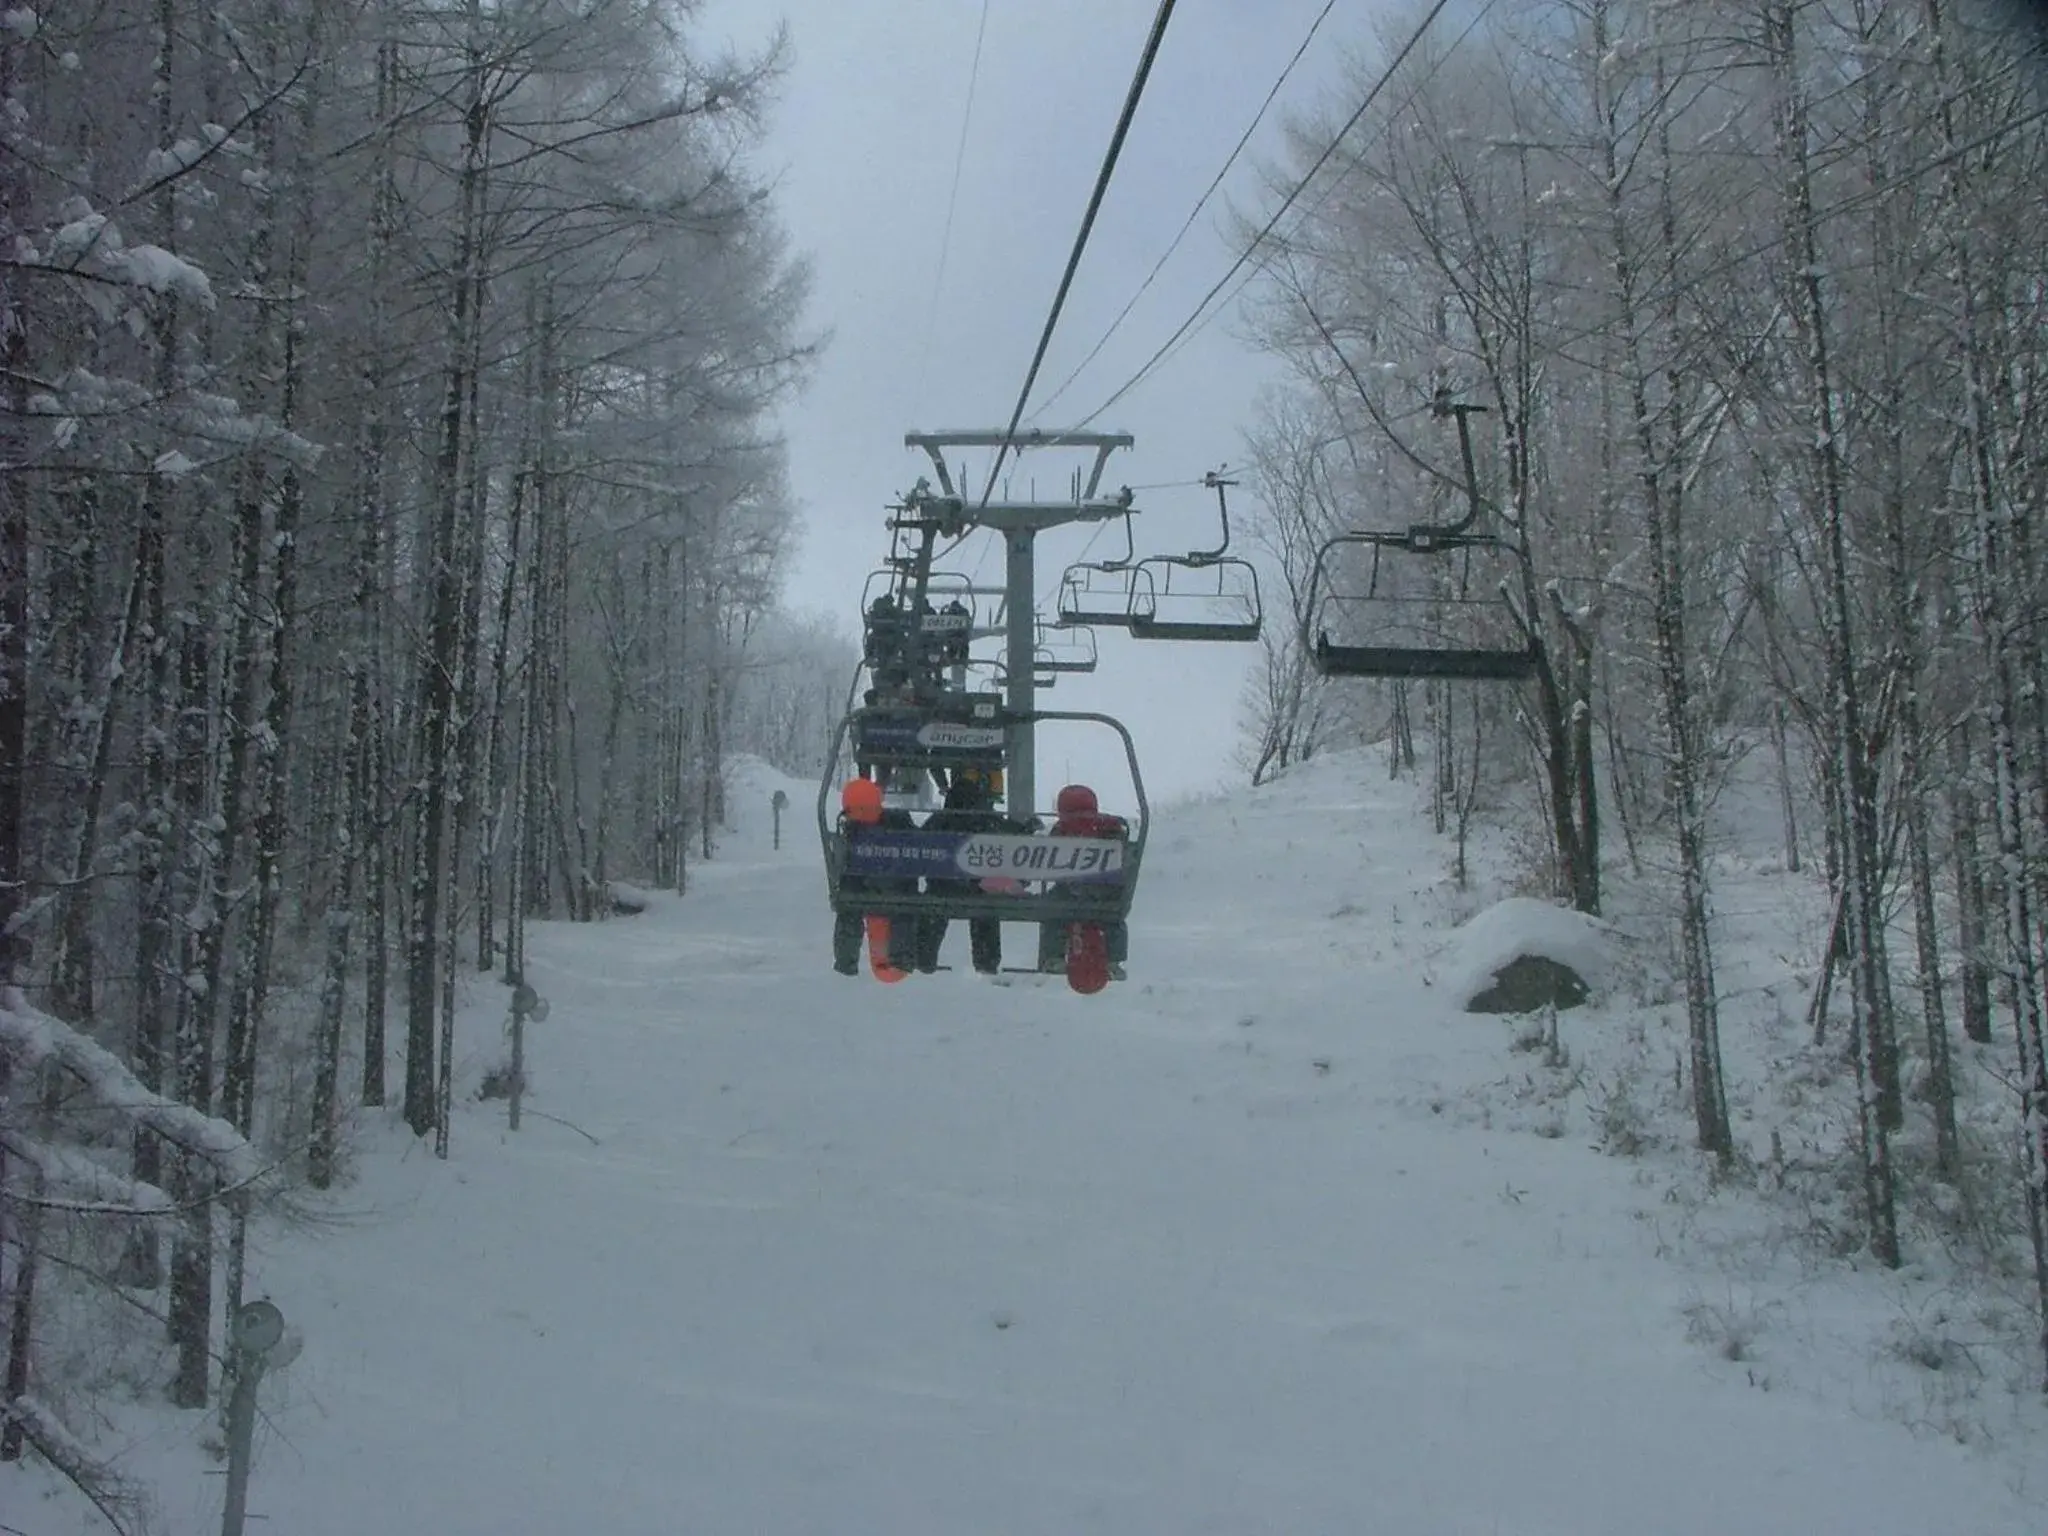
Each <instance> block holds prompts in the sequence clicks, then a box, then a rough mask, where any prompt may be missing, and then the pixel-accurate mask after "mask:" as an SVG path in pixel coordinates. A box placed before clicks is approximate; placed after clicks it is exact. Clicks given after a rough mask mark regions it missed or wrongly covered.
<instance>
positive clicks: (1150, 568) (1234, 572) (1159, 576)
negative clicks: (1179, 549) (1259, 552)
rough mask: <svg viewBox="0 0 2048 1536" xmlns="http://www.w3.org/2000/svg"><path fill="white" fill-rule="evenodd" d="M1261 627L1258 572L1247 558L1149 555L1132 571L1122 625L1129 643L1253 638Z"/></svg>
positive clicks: (1261, 610) (1212, 555) (1203, 555)
mask: <svg viewBox="0 0 2048 1536" xmlns="http://www.w3.org/2000/svg"><path fill="white" fill-rule="evenodd" d="M1264 624H1265V612H1264V609H1263V607H1262V605H1261V603H1260V600H1259V573H1258V571H1257V570H1256V569H1255V568H1254V567H1253V566H1252V563H1251V562H1250V561H1249V560H1241V559H1239V558H1238V557H1237V556H1235V555H1216V554H1213V553H1207V552H1203V553H1198V554H1190V555H1153V556H1149V557H1148V558H1146V559H1144V560H1141V561H1139V562H1138V564H1137V566H1136V567H1135V568H1134V579H1133V581H1132V583H1131V607H1130V618H1129V620H1128V622H1127V624H1126V625H1125V627H1126V628H1127V629H1128V630H1129V631H1130V634H1131V638H1132V639H1133V640H1230V641H1246V640H1256V639H1258V638H1259V634H1260V632H1261V630H1262V629H1263V628H1264Z"/></svg>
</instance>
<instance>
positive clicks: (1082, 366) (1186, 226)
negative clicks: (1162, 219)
mask: <svg viewBox="0 0 2048 1536" xmlns="http://www.w3.org/2000/svg"><path fill="white" fill-rule="evenodd" d="M1336 5H1337V0H1326V3H1325V4H1324V6H1323V8H1322V10H1320V11H1319V12H1317V13H1316V19H1315V20H1314V21H1312V22H1310V23H1309V28H1308V32H1307V34H1306V35H1305V36H1304V37H1303V38H1302V40H1301V43H1300V46H1298V47H1297V48H1296V49H1295V50H1294V57H1293V58H1291V59H1289V60H1288V61H1287V67H1286V68H1285V69H1283V70H1281V71H1280V77H1279V79H1277V80H1275V81H1274V82H1273V88H1272V89H1271V90H1269V91H1267V92H1266V99H1265V100H1264V101H1262V102H1261V103H1259V110H1258V111H1257V112H1256V113H1254V114H1253V116H1252V120H1251V122H1250V123H1249V124H1247V125H1246V127H1245V130H1244V132H1243V133H1242V134H1240V135H1239V136H1238V140H1237V145H1236V147H1235V148H1233V149H1232V150H1231V151H1230V157H1229V158H1228V159H1226V160H1225V161H1224V162H1223V167H1222V169H1221V170H1219V171H1217V173H1216V175H1215V177H1214V178H1213V179H1212V180H1211V181H1210V183H1209V186H1208V189H1207V190H1206V191H1204V192H1203V193H1202V195H1201V196H1200V197H1199V198H1197V199H1196V200H1195V206H1194V207H1193V208H1190V209H1189V210H1188V216H1187V219H1186V221H1185V222H1184V223H1183V224H1182V225H1181V227H1180V231H1179V233H1177V234H1176V235H1175V236H1174V237H1173V240H1172V242H1171V243H1170V244H1169V245H1168V246H1167V247H1166V249H1165V251H1163V252H1162V253H1161V254H1160V257H1159V260H1158V261H1156V262H1154V263H1153V264H1152V270H1151V271H1150V272H1147V273H1146V274H1145V280H1144V281H1143V282H1142V283H1140V284H1138V291H1137V292H1136V293H1134V294H1132V295H1131V297H1130V299H1129V301H1128V302H1126V303H1125V305H1124V307H1123V308H1122V309H1120V310H1118V311H1117V316H1116V318H1115V319H1114V320H1112V321H1110V322H1109V329H1108V330H1106V331H1104V332H1103V333H1102V335H1101V336H1099V337H1098V338H1096V342H1095V345H1094V346H1092V347H1090V348H1089V349H1088V355H1087V356H1086V357H1084V358H1082V359H1081V361H1080V362H1079V363H1078V364H1077V365H1076V366H1075V368H1074V371H1073V372H1072V373H1070V374H1068V375H1067V376H1066V378H1065V379H1063V380H1061V381H1060V385H1059V387H1058V388H1057V389H1055V390H1054V391H1053V392H1052V393H1051V394H1049V395H1047V396H1046V397H1045V399H1043V400H1042V401H1040V402H1039V404H1038V409H1037V410H1035V411H1033V412H1032V413H1031V416H1032V419H1033V420H1034V421H1035V420H1037V419H1038V418H1039V417H1041V416H1043V415H1044V414H1045V413H1046V412H1047V411H1049V410H1051V409H1052V407H1053V404H1054V403H1055V402H1056V401H1057V400H1058V399H1059V398H1060V396H1062V395H1064V394H1065V393H1066V392H1067V391H1068V390H1069V389H1071V388H1072V387H1073V384H1074V381H1075V380H1076V379H1078V378H1079V377H1080V376H1081V375H1082V374H1083V373H1084V372H1085V371H1087V368H1088V365H1089V364H1090V363H1092V362H1094V361H1095V359H1096V358H1098V357H1099V356H1101V355H1102V349H1103V348H1104V347H1106V346H1108V345H1109V341H1110V338H1111V337H1113V336H1115V335H1116V333H1117V331H1118V330H1119V329H1120V328H1121V327H1122V326H1123V323H1124V321H1125V320H1127V319H1129V318H1130V314H1131V311H1132V310H1133V309H1134V308H1136V307H1137V303H1138V300H1140V299H1142V298H1143V297H1144V296H1145V293H1146V290H1147V289H1149V288H1150V287H1151V286H1152V284H1153V282H1154V280H1155V279H1157V278H1158V276H1159V274H1160V272H1161V271H1162V270H1163V269H1164V268H1165V266H1166V263H1167V262H1168V261H1170V260H1171V259H1172V258H1173V253H1174V252H1175V251H1177V250H1179V249H1180V244H1181V242H1182V241H1183V240H1185V239H1186V238H1187V236H1188V231H1189V230H1191V229H1193V228H1194V227H1195V220H1196V219H1198V218H1200V217H1201V216H1202V210H1203V209H1204V208H1206V207H1208V206H1209V199H1210V198H1212V197H1214V196H1215V195H1216V190H1217V188H1219V187H1221V186H1222V185H1223V178H1224V177H1226V176H1228V175H1229V174H1230V171H1231V167H1233V166H1234V165H1236V164H1237V162H1238V157H1239V156H1241V155H1242V154H1243V153H1244V151H1245V146H1246V145H1247V144H1249V143H1251V141H1252V135H1253V134H1255V133H1257V132H1258V131H1259V125H1260V124H1261V123H1263V122H1264V121H1265V120H1266V114H1267V113H1268V112H1270V111H1271V110H1272V109H1273V102H1274V100H1275V99H1276V98H1278V96H1279V95H1280V92H1281V89H1282V88H1283V87H1284V86H1285V85H1286V84H1287V81H1288V79H1289V78H1290V77H1291V76H1292V75H1293V74H1294V71H1295V68H1296V66H1298V65H1299V64H1300V63H1301V61H1302V57H1303V55H1305V54H1306V53H1307V52H1308V49H1309V44H1311V43H1313V42H1314V41H1315V37H1316V33H1317V32H1319V31H1320V30H1321V29H1322V25H1323V23H1324V22H1325V21H1327V20H1328V19H1329V16H1330V12H1331V11H1332V10H1334V9H1335V8H1336Z"/></svg>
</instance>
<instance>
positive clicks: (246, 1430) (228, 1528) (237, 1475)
mask: <svg viewBox="0 0 2048 1536" xmlns="http://www.w3.org/2000/svg"><path fill="white" fill-rule="evenodd" d="M283 1342H284V1314H283V1313H282V1312H280V1311H278V1309H277V1307H276V1305H275V1303H272V1302H268V1301H252V1302H249V1303H248V1304H247V1305H245V1306H243V1307H241V1308H239V1309H238V1310H237V1311H236V1313H235V1315H234V1319H233V1321H232V1322H230V1323H229V1325H228V1347H229V1351H230V1356H231V1359H232V1363H233V1366H234V1380H235V1384H234V1388H233V1390H232V1391H231V1392H230V1393H229V1394H228V1488H227V1500H226V1502H225V1504H224V1505H223V1507H222V1509H221V1517H220V1533H221V1536H242V1525H243V1522H244V1521H246V1520H247V1519H248V1515H249V1467H250V1462H251V1460H252V1459H253V1454H254V1447H255V1442H256V1384H257V1383H258V1382H259V1381H261V1380H262V1379H263V1371H264V1368H265V1367H266V1366H268V1365H269V1364H271V1361H272V1352H273V1351H274V1350H276V1349H277V1347H278V1345H279V1344H281V1343H283ZM297 1352H298V1351H297V1347H296V1345H295V1346H294V1347H293V1348H292V1349H291V1350H289V1351H287V1352H286V1353H285V1354H284V1355H282V1356H279V1357H277V1360H276V1363H277V1364H279V1365H289V1364H290V1363H291V1358H290V1357H291V1355H293V1354H296V1353H297Z"/></svg>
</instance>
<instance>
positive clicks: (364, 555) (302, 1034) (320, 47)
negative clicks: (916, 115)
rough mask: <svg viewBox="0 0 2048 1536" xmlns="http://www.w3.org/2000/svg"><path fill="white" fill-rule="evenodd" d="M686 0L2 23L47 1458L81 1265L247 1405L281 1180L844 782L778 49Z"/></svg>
mask: <svg viewBox="0 0 2048 1536" xmlns="http://www.w3.org/2000/svg"><path fill="white" fill-rule="evenodd" d="M694 9H695V7H694V6H693V5H691V4H690V3H688V0H499V3H494V4H485V3H483V0H228V3H226V4H206V5H198V4H193V3H190V0H106V3H101V4H94V5H56V6H51V7H47V8H44V9H42V10H41V11H37V10H33V9H29V8H16V9H8V10H6V11H5V12H4V13H0V104H4V107H5V116H4V119H0V148H4V163H0V232H4V240H0V335H4V353H5V361H4V374H5V397H4V409H0V419H4V421H5V423H6V435H5V443H6V449H5V455H6V463H5V465H4V468H0V604H4V611H0V943H4V954H0V963H4V974H0V988H4V990H0V1020H4V1021H5V1025H6V1027H5V1028H0V1197H4V1198H0V1317H4V1319H5V1322H4V1327H5V1329H6V1333H7V1343H6V1347H5V1355H6V1367H5V1369H6V1376H5V1391H4V1399H5V1402H6V1404H7V1409H6V1412H5V1413H4V1415H0V1423H4V1427H0V1457H5V1458H12V1457H14V1456H17V1455H19V1454H20V1452H21V1450H22V1447H23V1444H24V1441H25V1440H32V1441H34V1442H35V1443H36V1444H38V1445H39V1446H40V1447H42V1448H43V1449H44V1450H45V1451H46V1452H48V1453H49V1454H50V1455H51V1458H52V1459H53V1460H56V1461H59V1462H60V1464H61V1463H62V1462H63V1460H64V1458H65V1457H66V1455H67V1454H68V1452H67V1444H68V1442H67V1441H66V1439H65V1437H64V1436H63V1434H62V1433H61V1430H60V1424H61V1418H62V1415H61V1413H60V1412H58V1411H57V1409H56V1408H55V1407H53V1405H61V1402H62V1398H63V1393H64V1390H65V1383H63V1382H61V1381H53V1380H50V1379H48V1377H47V1375H46V1374H45V1373H43V1372H41V1370H40V1368H39V1365H38V1350H37V1341H38V1337H39V1323H38V1310H37V1309H38V1300H39V1298H40V1297H45V1296H46V1295H47V1294H49V1293H50V1288H51V1287H56V1288H57V1290H58V1291H59V1292H61V1293H63V1294H64V1295H65V1296H66V1297H70V1298H74V1299H75V1297H76V1296H77V1295H79V1294H83V1293H86V1292H90V1291H93V1290H94V1289H95V1288H98V1289H100V1290H105V1291H109V1292H111V1291H113V1290H114V1288H116V1287H118V1291H119V1294H118V1296H117V1297H115V1298H114V1299H113V1300H110V1301H108V1302H107V1303H106V1305H107V1306H108V1307H109V1308H110V1309H112V1310H113V1312H115V1313H117V1314H118V1315H119V1316H122V1317H126V1318H129V1319H131V1321H132V1318H133V1316H134V1314H135V1313H136V1311H137V1309H138V1308H139V1309H140V1310H141V1312H143V1313H144V1314H148V1315H152V1316H153V1317H154V1318H155V1320H156V1325H157V1326H159V1327H160V1328H161V1329H163V1330H166V1331H167V1335H168V1338H169V1340H170V1343H171V1345H172V1346H173V1347H174V1351H175V1360H176V1366H175V1372H174V1375H173V1378H172V1380H171V1382H170V1392H171V1396H172V1398H173V1400H174V1401H176V1402H178V1403H180V1404H183V1405H185V1406H188V1407H198V1406H201V1405H204V1404H205V1403H207V1402H208V1400H209V1398H210V1396H211V1394H212V1393H213V1392H214V1391H215V1390H216V1388H217V1387H218V1385H219V1373H218V1371H217V1369H215V1362H216V1359H217V1353H218V1340H219V1338H220V1326H219V1325H220V1319H221V1318H222V1316H223V1315H224V1314H225V1313H226V1312H228V1311H231V1310H232V1308H233V1307H234V1306H235V1305H236V1304H237V1302H238V1301H239V1300H240V1292H241V1289H242V1284H243V1276H242V1263H241V1259H242V1241H243V1238H242V1233H243V1226H244V1222H245V1221H246V1219H247V1217H248V1215H249V1213H250V1211H251V1209H252V1203H253V1202H254V1201H255V1200H256V1199H258V1198H260V1197H261V1195H262V1193H263V1191H264V1190H265V1189H267V1188H268V1189H281V1188H288V1187H289V1186H290V1185H291V1184H293V1183H304V1182H310V1183H311V1184H312V1185H313V1186H315V1187H321V1188H324V1187H326V1186H327V1185H329V1184H330V1183H331V1182H333V1181H334V1180H335V1179H336V1178H337V1177H339V1176H340V1175H341V1172H342V1170H343V1166H344V1163H345V1158H346V1129H347V1127H348V1125H349V1123H350V1122H351V1120H352V1118H353V1117H355V1116H356V1115H357V1114H358V1113H359V1112H360V1111H361V1110H363V1109H364V1108H375V1107H377V1106H384V1105H387V1104H388V1105H390V1106H391V1108H392V1109H394V1110H396V1111H400V1112H402V1114H403V1117H404V1119H405V1121H406V1122H407V1123H408V1124H409V1125H410V1127H411V1129H412V1130H413V1131H414V1132H415V1133H417V1134H418V1135H420V1136H422V1137H433V1138H434V1139H435V1141H436V1142H437V1144H438V1147H439V1149H440V1150H441V1151H442V1152H444V1153H445V1151H446V1148H447V1137H448V1133H449V1120H450V1114H449V1096H450V1093H451V1091H452V1087H451V1075H452V1065H453V1061H454V1057H455V1050H454V1045H453V1039H452V1034H451V1031H452V1029H453V1022H454V1016H455V1011H456V1005H457V1003H458V1001H459V998H460V996H461V994H462V992H463V990H464V989H465V988H468V987H472V986H474V985H480V984H492V985H494V984H496V981H499V980H502V981H516V980H517V979H518V978H519V973H520V968H521V963H522V956H523V952H524V950H523V926H522V925H523V924H524V923H525V922H526V920H527V919H529V918H548V917H554V918H563V917H569V918H578V919H590V918H592V917H594V916H597V915H600V911H601V908H602V907H603V905H604V902H605V898H606V891H607V886H608V882H610V881H612V880H614V879H618V878H627V877H630V878H632V879H635V880H639V881H643V882H649V883H654V884H658V885H660V886H663V887H667V888H671V889H681V888H682V887H683V886H684V885H685V883H686V871H687V869H688V868H689V866H690V865H691V864H692V863H693V862H695V861H696V860H698V859H700V858H703V857H708V856H710V855H711V854H712V852H713V851H714V848H715V842H716V831H717V828H718V825H719V822H720V819H721V817H722V815H723V813H724V807H723V804H722V797H723V794H724V779H723V769H724V765H725V764H726V763H727V762H728V761H729V760H730V759H731V758H732V757H733V756H734V755H735V754H737V753H739V752H742V751H752V752H758V753H760V754H762V755H764V756H769V757H771V758H775V759H778V760H779V761H780V762H781V763H782V764H783V765H784V766H785V767H787V768H789V769H790V770H792V771H800V772H801V771H815V770H816V768H817V767H818V765H817V764H816V762H815V761H814V760H813V759H814V757H815V754H816V752H817V751H818V750H819V748H820V746H821V744H822V742H823V741H824V740H825V739H826V736H827V734H828V729H829V724H830V721H831V720H832V719H833V718H834V717H835V714H836V706H837V704H838V702H839V701H838V700H837V699H836V698H834V697H830V696H828V695H829V694H830V692H831V690H829V689H828V690H824V691H822V692H821V690H820V687H819V685H818V679H819V678H820V677H827V676H829V677H830V678H832V679H833V680H834V685H835V687H838V688H843V687H844V686H845V682H846V679H847V678H849V677H850V676H851V671H852V667H853V663H854V660H855V657H854V652H853V649H852V647H851V645H850V643H848V642H847V641H845V640H843V639H840V638H837V637H835V636H834V635H833V634H832V633H831V631H830V630H829V629H828V628H827V627H825V626H824V625H823V624H821V623H819V622H817V621H805V620H799V619H793V618H791V617H789V616H787V615H786V614H784V613H782V612H781V611H780V610H779V607H778V592H779V586H780V582H781V579H782V575H783V572H784V569H785V566H786V563H787V557H788V554H789V547H790V541H791V539H792V537H793V532H794V526H795V509H794V507H793V505H792V503H791V499H790V495H789V492H788V488H787V485H786V482H785V472H784V453H783V448H782V444H781V442H780V440H779V438H778V436H777V430H776V425H775V419H774V413H775V411H776V409H777V407H778V406H779V405H780V404H781V403H782V402H783V401H784V400H785V399H786V398H787V397H788V396H789V395H790V393H791V391H792V390H793V389H794V388H795V387H796V386H797V385H798V384H799V383H800V382H801V381H802V379H803V377H804V375H805V373H806V371H807V369H808V366H809V362H810V359H811V355H812V353H813V351H814V350H815V347H816V344H817V343H816V338H815V337H812V336H809V335H807V334H806V332H805V331H804V329H803V317H802V315H801V309H802V305H803V301H804V294H805V287H806V276H805V270H804V267H803V264H802V263H801V261H799V260H797V259H796V258H795V257H794V256H793V255H792V253H791V252H790V251H789V250H788V249H787V248H786V245H785V243H784V241H783V238H782V236H781V234H780V232H779V229H778V225H777V221H776V214H775V209H774V207H773V205H772V203H771V201H770V198H769V195H768V191H767V189H766V185H765V183H764V182H763V181H762V180H761V179H760V177H759V176H758V175H757V174H756V173H755V172H753V171H752V170H750V168H749V162H748V154H749V151H750V149H751V148H752V147H753V146H754V145H755V144H756V143H757V142H758V139H759V133H760V126H761V120H760V112H761V110H762V108H763V106H764V102H765V98H766V93H767V92H768V91H769V90H770V88H771V87H772V85H773V83H774V80H775V78H776V76H777V73H778V71H779V69H780V67H781V57H780V48H779V47H772V48H771V49H770V50H769V51H768V52H766V53H764V54H762V55H760V56H755V57H747V58H727V57H715V56H712V55H711V54H709V53H707V52H706V51H705V50H703V49H702V48H700V47H699V46H698V45H697V43H696V42H695V41H694V40H693V38H692V36H691V34H690V32H689V23H690V21H691V17H692V13H693V11H694ZM181 1117H182V1118H181ZM252 1147H253V1148H258V1149H261V1155H260V1159H259V1162H260V1167H258V1166H254V1165H252V1164H251V1163H250V1157H251V1156H252V1155H253V1154H251V1153H250V1151H249V1149H250V1148H252ZM138 1213H140V1214H138Z"/></svg>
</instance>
